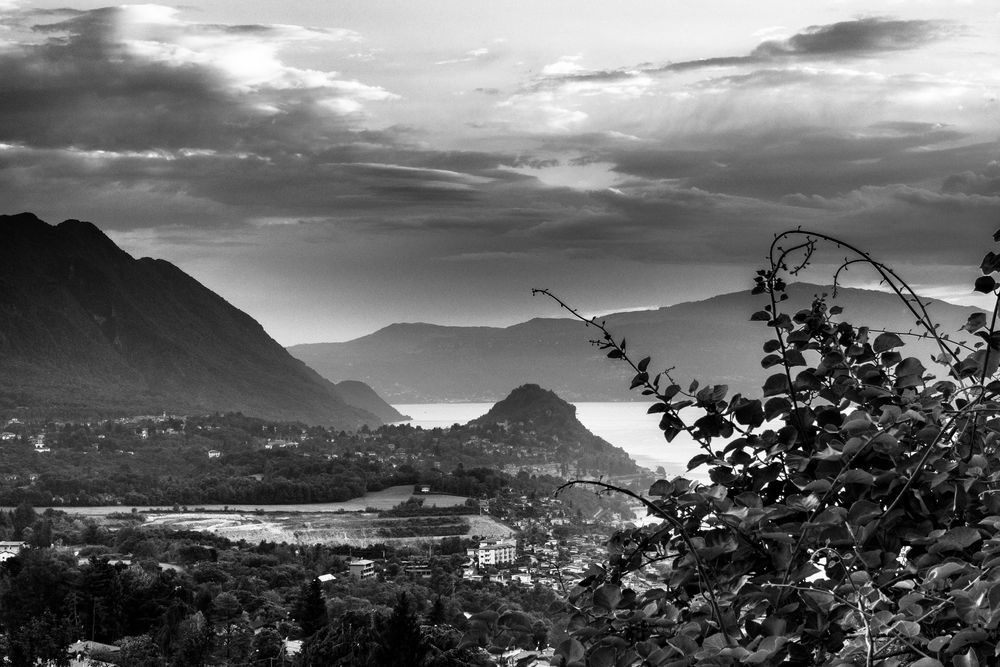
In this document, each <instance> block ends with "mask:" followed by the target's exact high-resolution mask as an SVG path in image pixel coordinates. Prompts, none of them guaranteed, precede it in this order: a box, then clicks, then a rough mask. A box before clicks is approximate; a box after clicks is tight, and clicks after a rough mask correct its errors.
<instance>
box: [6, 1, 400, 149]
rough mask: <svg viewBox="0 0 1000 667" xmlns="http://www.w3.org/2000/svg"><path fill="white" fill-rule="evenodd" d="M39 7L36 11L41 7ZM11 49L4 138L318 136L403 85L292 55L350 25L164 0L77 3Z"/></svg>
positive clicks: (129, 142) (97, 141)
mask: <svg viewBox="0 0 1000 667" xmlns="http://www.w3.org/2000/svg"><path fill="white" fill-rule="evenodd" d="M31 16H35V15H34V14H31ZM35 18H36V22H35V23H34V25H33V26H32V27H33V30H34V32H35V33H36V34H39V35H42V36H43V37H44V39H43V40H42V41H40V42H38V43H24V44H20V45H17V46H15V47H13V48H8V49H7V50H5V51H2V52H0V140H4V141H12V142H24V143H26V144H29V145H35V146H76V147H84V148H86V147H100V148H105V149H113V150H124V149H136V150H137V149H144V148H179V147H199V148H206V147H207V148H217V149H221V148H226V147H231V146H233V145H236V144H244V145H245V144H246V142H247V140H248V139H250V140H251V141H252V142H253V143H255V144H256V145H255V146H253V147H252V149H254V150H265V148H266V146H268V145H272V146H274V145H279V144H280V145H282V146H286V147H294V146H308V145H314V144H315V143H316V141H317V140H319V139H325V138H327V137H329V136H330V135H331V134H334V135H336V134H337V133H340V134H342V135H346V134H347V133H349V132H350V131H351V130H352V129H354V128H355V127H356V126H357V125H358V122H357V119H358V118H359V117H361V114H362V113H363V111H364V109H365V108H366V106H367V105H368V104H371V103H378V102H384V101H388V100H392V99H394V98H395V96H394V95H393V94H392V93H391V92H389V91H386V90H384V89H382V88H380V87H378V86H372V85H368V84H364V83H362V82H358V81H354V80H350V79H345V78H342V77H339V76H338V75H337V73H336V72H332V71H319V70H312V69H304V68H299V67H294V66H290V65H287V64H285V63H284V62H282V60H281V59H280V58H279V52H280V50H281V49H283V48H285V47H287V46H288V45H290V44H293V43H299V42H308V43H310V44H313V43H317V42H324V41H328V42H349V41H354V40H356V39H358V36H357V35H356V34H354V33H352V32H350V31H342V30H326V29H316V28H303V27H298V26H284V25H235V26H226V25H214V24H199V23H192V22H189V21H183V20H181V19H180V18H178V12H177V10H175V9H172V8H167V7H160V6H155V5H141V6H123V7H115V8H105V9H97V10H92V11H86V12H73V13H71V15H70V16H69V17H68V18H65V17H64V18H62V19H61V20H56V21H49V20H45V21H43V20H42V18H43V17H41V16H35Z"/></svg>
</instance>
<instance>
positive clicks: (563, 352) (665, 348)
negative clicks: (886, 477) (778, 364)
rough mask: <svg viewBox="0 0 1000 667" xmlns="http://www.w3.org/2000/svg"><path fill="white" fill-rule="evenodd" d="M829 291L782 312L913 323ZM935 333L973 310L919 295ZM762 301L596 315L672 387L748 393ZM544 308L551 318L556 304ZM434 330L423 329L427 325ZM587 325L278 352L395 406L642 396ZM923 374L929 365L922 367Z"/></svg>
mask: <svg viewBox="0 0 1000 667" xmlns="http://www.w3.org/2000/svg"><path fill="white" fill-rule="evenodd" d="M832 292H833V288H832V287H831V286H830V285H817V284H813V283H792V284H790V285H789V286H788V294H789V295H790V300H789V301H788V302H785V303H783V304H782V305H783V307H784V309H785V311H786V312H789V313H794V312H795V311H797V310H799V309H801V308H806V307H808V306H809V304H810V302H811V301H812V299H813V298H814V296H815V295H818V294H823V293H827V294H828V295H831V296H829V297H828V299H827V300H828V303H829V304H831V305H833V304H836V305H840V306H842V307H843V308H844V313H843V315H841V316H840V317H839V319H840V320H842V321H844V320H846V321H850V322H853V323H855V324H857V325H867V326H872V327H876V328H878V327H881V328H886V329H889V330H894V331H904V332H905V331H908V330H911V329H913V328H914V318H913V316H912V314H910V313H909V312H908V311H907V310H906V309H905V308H904V307H903V306H902V305H901V304H900V303H899V301H898V299H897V298H896V297H895V295H892V294H889V293H886V292H880V291H875V290H864V289H859V288H851V287H842V288H839V289H838V297H837V298H836V299H834V298H833V297H832ZM927 301H928V302H929V303H930V306H929V308H930V311H931V313H932V315H933V316H934V317H935V321H937V322H940V323H941V324H942V327H943V329H942V330H943V331H957V330H958V328H959V327H960V326H961V324H963V323H964V322H965V321H966V319H967V318H968V316H969V314H971V313H972V312H975V311H976V310H977V309H975V308H972V307H966V306H956V305H953V304H949V303H947V302H944V301H940V300H937V299H927ZM765 303H766V300H765V299H764V298H763V297H760V296H753V295H751V294H750V289H749V287H748V288H747V289H746V290H745V291H739V292H730V293H727V294H720V295H717V296H714V297H710V298H708V299H703V300H697V301H685V302H681V303H678V304H674V305H671V306H664V307H661V308H657V309H651V310H642V311H626V312H621V313H610V314H608V315H604V316H599V317H598V318H597V319H598V320H599V321H602V320H603V321H606V323H607V326H608V328H609V330H610V331H611V332H612V334H614V336H615V338H616V339H617V340H621V339H622V338H626V339H627V340H628V349H629V351H630V353H632V354H634V355H636V359H638V358H641V357H643V356H646V355H649V356H651V357H652V363H651V366H650V370H651V371H658V370H662V369H664V368H671V367H672V368H673V369H674V370H673V371H672V372H673V374H674V375H675V377H676V378H677V379H678V380H679V381H683V380H685V379H688V380H690V379H695V378H697V379H698V380H700V381H702V382H710V383H723V384H728V385H730V387H731V389H732V391H734V392H735V391H740V392H742V393H744V394H750V395H753V394H756V393H758V392H759V391H760V387H761V385H762V384H763V382H764V380H765V379H766V377H767V373H766V371H764V369H762V368H761V367H760V365H759V361H760V359H761V358H762V357H763V356H764V353H763V351H762V350H761V345H762V344H763V343H764V341H765V340H767V339H768V338H770V337H771V336H770V332H769V330H768V329H767V328H766V327H765V326H764V325H763V323H761V322H751V321H750V320H749V318H750V315H751V314H752V313H753V312H755V311H758V310H760V309H761V308H763V306H764V305H765ZM553 310H558V307H557V306H555V304H554V308H553ZM428 327H433V328H428ZM599 335H600V334H599V332H598V331H597V330H596V329H594V328H588V327H585V326H584V324H583V323H582V322H579V321H577V320H574V319H573V318H570V317H551V318H533V319H531V320H528V321H525V322H521V323H518V324H513V325H510V326H507V327H449V326H445V325H427V324H426V323H420V324H413V323H397V324H394V325H390V326H388V327H384V328H382V329H380V330H378V331H376V332H374V333H372V334H369V335H367V336H362V337H360V338H357V339H354V340H351V341H346V342H343V343H311V344H306V345H296V346H292V347H290V348H288V349H289V351H290V352H291V353H292V354H293V355H294V356H296V357H298V358H300V359H303V360H304V361H305V362H306V363H308V364H309V365H310V366H312V367H313V368H315V369H316V370H317V371H318V372H320V373H321V374H323V375H325V376H328V377H329V376H336V375H338V374H340V375H343V374H345V373H348V372H350V373H351V374H352V375H353V376H355V377H358V378H359V379H361V380H363V381H364V382H367V383H368V384H370V385H371V386H372V387H373V388H374V389H375V390H376V391H378V392H379V393H380V394H381V395H383V396H385V397H386V398H387V399H388V400H390V401H392V402H394V403H433V402H454V401H459V402H461V401H479V402H493V401H496V400H499V399H500V398H502V397H503V396H504V395H506V393H507V392H509V391H510V390H511V388H513V387H517V386H520V385H522V384H525V383H535V384H539V385H542V386H546V387H550V388H551V389H552V390H553V391H555V392H556V393H557V394H558V395H559V396H562V397H565V398H566V399H568V400H571V401H607V400H641V398H642V397H641V396H639V395H638V394H637V393H630V392H629V391H628V385H629V382H630V379H631V377H632V374H633V373H631V372H630V369H629V368H627V367H626V366H625V365H624V364H621V363H615V362H612V361H611V360H608V359H606V358H605V355H604V353H603V352H601V351H600V350H599V349H597V348H596V347H594V346H592V345H591V344H590V343H589V340H591V339H593V338H597V337H599ZM906 350H907V354H909V355H913V356H919V357H921V358H925V359H929V357H930V355H931V354H937V351H936V348H934V346H933V345H932V344H931V343H929V342H928V341H914V342H909V341H908V345H907V348H906ZM928 368H930V366H928Z"/></svg>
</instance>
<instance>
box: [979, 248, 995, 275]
mask: <svg viewBox="0 0 1000 667" xmlns="http://www.w3.org/2000/svg"><path fill="white" fill-rule="evenodd" d="M979 268H980V269H982V271H983V274H984V275H986V274H989V273H993V272H994V271H996V270H998V269H1000V255H997V254H996V253H993V252H988V253H986V256H985V257H983V262H982V264H980V265H979Z"/></svg>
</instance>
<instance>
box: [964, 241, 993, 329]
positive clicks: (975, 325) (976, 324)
mask: <svg viewBox="0 0 1000 667" xmlns="http://www.w3.org/2000/svg"><path fill="white" fill-rule="evenodd" d="M990 254H991V255H992V254H993V253H990ZM985 326H986V313H973V314H971V315H969V319H968V320H967V321H966V323H965V324H963V325H962V326H961V327H960V328H959V331H962V330H965V331H968V332H969V333H975V332H976V331H977V330H979V329H982V328H983V327H985Z"/></svg>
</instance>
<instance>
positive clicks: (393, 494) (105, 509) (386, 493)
mask: <svg viewBox="0 0 1000 667" xmlns="http://www.w3.org/2000/svg"><path fill="white" fill-rule="evenodd" d="M412 497H414V494H413V485H412V484H406V485H403V486H390V487H389V488H387V489H383V490H381V491H373V492H372V493H368V494H365V495H363V496H361V497H360V498H352V499H351V500H345V501H344V502H342V503H302V504H298V505H256V504H250V505H247V504H242V505H241V504H234V505H203V504H200V503H199V504H198V505H197V509H204V510H207V511H212V510H215V511H220V510H223V509H229V510H237V511H244V512H254V511H257V510H260V511H263V512H364V511H365V510H366V509H368V508H372V509H377V510H387V509H392V508H393V507H395V506H396V505H398V504H399V503H401V502H404V501H405V500H408V499H409V498H412ZM416 497H417V498H422V499H423V501H424V505H425V506H426V507H432V506H437V507H452V506H454V505H463V504H465V501H466V497H465V496H449V495H445V494H442V493H428V494H425V495H418V496H416ZM6 509H13V508H6ZM36 509H38V510H39V511H41V510H43V509H45V508H42V507H39V508H36ZM55 509H57V510H60V511H62V512H68V513H70V514H82V515H84V516H105V515H107V514H112V513H116V512H130V511H132V508H131V507H129V506H125V505H104V506H101V507H56V508H55ZM138 509H139V511H141V512H156V511H166V510H168V509H170V508H169V507H163V506H156V507H144V506H140V507H139V508H138Z"/></svg>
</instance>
